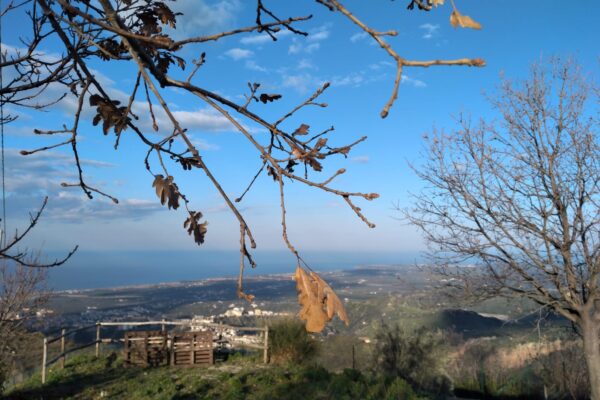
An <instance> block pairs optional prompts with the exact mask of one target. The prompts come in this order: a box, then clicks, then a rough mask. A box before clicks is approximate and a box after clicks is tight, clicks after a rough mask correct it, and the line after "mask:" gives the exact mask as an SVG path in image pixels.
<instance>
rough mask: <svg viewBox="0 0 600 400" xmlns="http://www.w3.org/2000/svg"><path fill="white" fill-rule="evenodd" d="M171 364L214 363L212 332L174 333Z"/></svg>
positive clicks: (194, 364)
mask: <svg viewBox="0 0 600 400" xmlns="http://www.w3.org/2000/svg"><path fill="white" fill-rule="evenodd" d="M170 364H171V365H175V366H182V367H183V366H189V367H191V366H199V365H212V364H214V356H213V335H212V332H183V333H178V334H175V335H173V338H172V342H171V363H170Z"/></svg>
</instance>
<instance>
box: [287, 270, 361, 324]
mask: <svg viewBox="0 0 600 400" xmlns="http://www.w3.org/2000/svg"><path fill="white" fill-rule="evenodd" d="M294 280H295V281H296V289H297V290H298V302H299V303H300V305H301V306H302V308H301V309H300V313H299V317H300V319H302V320H304V321H306V330H307V331H308V332H321V331H322V330H323V328H325V324H326V323H327V322H328V321H331V319H332V318H333V317H334V315H336V314H337V316H338V317H339V318H340V319H341V320H342V321H344V323H345V324H346V325H348V324H349V323H350V320H349V319H348V315H347V314H346V310H345V308H344V305H343V303H342V302H341V301H340V299H339V297H337V295H336V294H335V292H334V291H333V289H332V288H331V286H329V285H328V284H327V282H325V281H324V280H323V279H322V278H321V277H320V276H319V275H318V274H317V273H316V272H311V273H310V274H308V273H307V272H306V271H304V269H302V268H300V267H297V268H296V274H295V276H294Z"/></svg>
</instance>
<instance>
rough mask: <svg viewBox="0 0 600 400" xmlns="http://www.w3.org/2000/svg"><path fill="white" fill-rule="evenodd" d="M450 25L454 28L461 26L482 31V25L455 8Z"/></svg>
mask: <svg viewBox="0 0 600 400" xmlns="http://www.w3.org/2000/svg"><path fill="white" fill-rule="evenodd" d="M450 23H451V24H452V26H453V27H455V28H456V27H457V26H459V25H460V27H461V28H471V29H481V24H480V23H479V22H477V21H475V20H473V18H471V17H469V16H468V15H462V14H461V13H459V12H458V10H457V9H456V8H455V9H454V11H452V14H451V15H450Z"/></svg>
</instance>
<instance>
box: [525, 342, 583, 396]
mask: <svg viewBox="0 0 600 400" xmlns="http://www.w3.org/2000/svg"><path fill="white" fill-rule="evenodd" d="M583 360H584V354H583V346H582V343H581V341H580V340H574V341H569V342H563V344H562V347H561V348H560V349H558V350H556V351H553V352H551V353H549V354H543V355H540V356H538V357H537V358H536V359H535V362H534V369H535V371H536V373H537V375H538V376H539V377H540V378H541V381H542V382H543V383H544V385H545V386H546V389H547V390H548V392H550V393H553V394H554V395H555V397H556V398H571V399H588V398H589V397H590V382H589V378H588V371H587V368H586V364H585V362H583Z"/></svg>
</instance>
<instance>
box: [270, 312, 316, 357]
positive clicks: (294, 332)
mask: <svg viewBox="0 0 600 400" xmlns="http://www.w3.org/2000/svg"><path fill="white" fill-rule="evenodd" d="M318 345H319V343H318V342H317V341H316V340H315V339H313V338H312V337H311V336H310V335H309V334H308V333H307V332H306V329H305V328H304V324H303V323H302V322H301V321H299V320H297V319H292V318H285V319H281V320H278V321H276V322H274V323H273V324H272V325H271V326H270V327H269V353H270V355H271V361H272V362H274V363H277V364H285V363H294V364H306V363H307V362H309V361H310V360H312V359H313V358H314V357H315V356H316V355H317V353H318V352H319V346H318Z"/></svg>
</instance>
